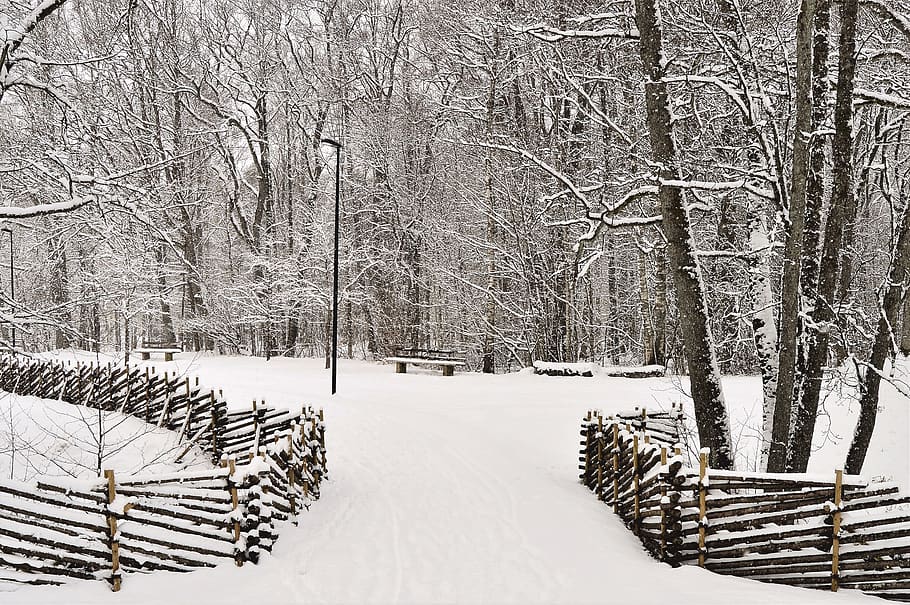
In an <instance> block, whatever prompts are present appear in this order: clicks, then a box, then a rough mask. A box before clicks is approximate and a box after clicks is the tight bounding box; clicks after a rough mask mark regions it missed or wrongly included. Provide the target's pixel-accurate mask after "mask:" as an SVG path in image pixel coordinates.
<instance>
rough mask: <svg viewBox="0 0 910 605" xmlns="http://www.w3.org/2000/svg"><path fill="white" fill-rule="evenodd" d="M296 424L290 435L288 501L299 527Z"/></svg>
mask: <svg viewBox="0 0 910 605" xmlns="http://www.w3.org/2000/svg"><path fill="white" fill-rule="evenodd" d="M295 428H297V427H296V424H294V425H291V434H290V435H288V499H289V500H290V505H291V517H292V522H293V523H294V525H297V481H296V480H295V477H294V473H295V470H296V469H295V468H294V467H295V466H296V465H297V460H296V456H295V455H294V432H295V431H294V429H295Z"/></svg>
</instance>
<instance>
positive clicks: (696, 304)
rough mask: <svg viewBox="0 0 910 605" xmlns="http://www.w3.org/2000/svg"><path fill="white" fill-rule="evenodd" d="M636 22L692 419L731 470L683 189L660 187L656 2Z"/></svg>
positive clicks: (663, 120)
mask: <svg viewBox="0 0 910 605" xmlns="http://www.w3.org/2000/svg"><path fill="white" fill-rule="evenodd" d="M635 8H636V11H635V21H636V24H637V25H638V30H639V32H640V39H639V50H640V53H641V60H642V66H643V68H644V72H645V78H646V80H645V104H646V107H647V113H648V131H649V138H650V142H651V155H652V159H653V160H654V163H655V164H656V165H658V166H660V169H659V171H658V177H659V178H660V180H661V185H660V187H659V197H660V209H661V216H662V218H663V222H662V224H663V229H664V234H665V236H666V238H667V257H668V260H669V262H670V269H671V271H672V273H673V283H674V285H675V288H676V297H677V307H678V308H679V315H680V321H679V323H680V327H681V330H682V335H683V345H684V347H685V349H686V356H687V357H688V361H689V380H690V382H691V388H692V399H693V401H694V404H695V420H696V424H697V425H698V434H699V440H700V442H701V445H702V447H710V448H711V466H712V467H713V468H717V469H731V468H733V445H732V439H731V437H730V421H729V418H728V416H727V408H726V404H725V403H724V396H723V391H722V389H721V384H720V372H719V370H718V367H717V359H716V357H715V353H714V342H713V338H712V337H711V332H710V329H709V326H708V309H707V307H706V305H705V296H704V291H703V285H702V281H701V272H700V269H699V266H698V261H697V258H696V256H695V250H694V245H693V240H692V229H691V225H690V223H689V214H688V209H687V207H686V203H685V198H684V195H683V191H682V189H680V188H679V187H671V186H667V185H664V184H663V182H664V181H665V180H675V179H679V178H680V176H681V175H680V170H679V166H678V165H677V152H676V142H675V141H674V139H673V125H672V124H673V123H672V117H671V114H670V106H669V99H668V97H667V85H666V83H665V82H664V76H665V72H664V70H665V62H664V59H663V48H662V46H663V41H662V33H661V24H660V20H659V16H658V15H659V13H658V10H657V6H656V3H655V0H636V2H635Z"/></svg>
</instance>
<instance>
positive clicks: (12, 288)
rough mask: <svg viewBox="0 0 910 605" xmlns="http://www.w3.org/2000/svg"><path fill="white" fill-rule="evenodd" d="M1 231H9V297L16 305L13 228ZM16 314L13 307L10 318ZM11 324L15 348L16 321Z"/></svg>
mask: <svg viewBox="0 0 910 605" xmlns="http://www.w3.org/2000/svg"><path fill="white" fill-rule="evenodd" d="M0 231H6V232H7V233H9V299H10V306H11V307H14V304H13V303H14V301H15V300H16V280H15V279H14V277H13V275H14V274H13V229H12V228H11V227H3V228H2V229H0ZM14 315H15V308H13V310H12V312H11V313H10V318H12V317H13V316H14ZM10 325H11V326H12V332H13V349H15V348H16V323H15V321H12V320H11V323H10Z"/></svg>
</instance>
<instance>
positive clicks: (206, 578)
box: [0, 354, 908, 605]
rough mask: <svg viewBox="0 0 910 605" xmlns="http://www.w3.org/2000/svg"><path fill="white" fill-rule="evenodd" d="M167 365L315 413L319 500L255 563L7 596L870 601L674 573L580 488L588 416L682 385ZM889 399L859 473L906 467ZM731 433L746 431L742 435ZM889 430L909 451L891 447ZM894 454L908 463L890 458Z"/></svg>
mask: <svg viewBox="0 0 910 605" xmlns="http://www.w3.org/2000/svg"><path fill="white" fill-rule="evenodd" d="M155 365H158V366H159V367H160V366H163V365H165V364H161V363H160V362H159V363H157V364H155ZM167 365H168V366H169V367H170V368H172V369H179V370H180V371H189V372H190V373H192V374H198V375H199V376H201V377H202V380H203V382H204V383H206V384H209V385H218V386H220V387H222V388H223V389H224V395H225V398H226V399H227V400H228V401H230V402H232V403H233V404H234V405H235V406H238V405H249V402H251V401H252V400H253V399H263V398H264V399H266V400H267V401H268V402H269V403H270V404H274V405H281V406H288V407H291V408H296V407H298V406H299V405H301V404H304V403H308V404H314V405H317V406H322V407H324V408H325V410H326V422H327V440H328V454H329V459H328V464H329V471H330V481H329V482H328V483H327V484H326V485H325V487H324V490H323V496H322V499H321V500H320V501H318V502H317V503H316V504H315V505H314V506H313V507H312V508H311V510H310V511H309V512H307V513H305V514H304V515H302V516H301V523H300V525H299V527H296V528H294V527H285V528H283V531H282V534H281V539H280V540H279V542H278V544H277V545H276V548H275V552H274V553H273V556H271V557H267V558H265V559H264V561H263V562H262V563H261V564H260V565H258V566H253V565H246V566H244V567H243V568H242V569H236V568H235V567H234V566H232V565H223V566H221V567H219V568H217V569H213V570H204V571H198V572H194V573H192V574H176V575H174V574H162V573H159V574H155V575H149V576H127V577H126V578H125V580H124V584H123V590H122V591H121V593H119V594H117V595H112V594H110V593H109V592H108V591H107V589H106V588H105V586H104V584H103V583H100V582H99V583H91V582H87V583H76V584H73V585H71V586H67V587H64V588H48V587H26V588H22V589H19V590H17V591H16V592H15V593H11V594H10V593H7V594H4V595H2V596H0V603H61V602H67V603H97V602H110V603H114V602H115V601H120V602H124V603H194V604H201V603H218V604H219V605H224V604H227V603H247V604H253V603H443V602H463V603H479V602H486V603H499V602H511V603H580V602H589V603H593V602H597V603H632V602H635V603H642V604H644V603H662V604H665V603H689V602H698V603H702V604H706V605H710V604H715V603H716V604H725V605H726V604H732V603H765V604H767V603H853V602H859V601H863V602H873V601H871V600H870V599H871V598H870V597H864V596H862V595H859V594H856V593H852V592H850V591H842V592H841V593H838V594H836V595H832V594H830V593H825V592H817V591H810V590H803V589H796V588H788V587H781V586H771V585H765V584H760V583H758V582H753V581H750V580H744V579H737V578H728V577H722V576H718V575H714V574H711V573H709V572H706V571H703V570H700V569H696V568H691V567H689V568H683V569H676V570H674V569H671V568H669V567H668V566H666V565H663V564H660V563H657V562H655V561H653V560H652V559H651V558H650V557H649V556H648V555H647V554H646V553H645V552H644V551H643V550H642V549H641V547H640V546H639V544H638V542H637V541H636V539H635V538H634V537H633V536H632V535H631V534H630V533H629V532H628V531H627V530H626V529H625V528H624V527H623V526H622V525H621V524H620V522H619V521H618V519H617V518H616V517H614V516H613V514H612V513H611V512H610V509H609V508H608V507H607V506H605V505H603V504H602V503H599V502H597V500H596V499H595V498H594V497H593V495H592V494H591V493H590V492H588V491H587V490H586V489H585V488H584V487H583V486H581V485H580V484H579V482H578V479H577V475H578V471H577V451H578V443H579V440H580V436H579V422H580V419H581V417H582V416H583V414H584V412H585V411H586V410H587V409H589V408H600V409H603V410H604V411H606V412H610V411H616V410H623V409H629V408H630V407H634V406H635V405H644V406H646V407H649V408H653V409H657V408H660V407H661V406H669V404H670V402H673V401H680V400H684V395H683V393H682V391H681V390H680V388H679V384H678V379H674V378H655V379H643V380H631V379H621V378H606V377H595V378H555V377H548V376H536V375H534V374H533V373H531V372H528V371H525V372H521V373H517V374H509V375H497V376H484V375H478V374H467V373H462V374H457V373H456V375H455V376H454V377H442V376H441V375H439V374H438V373H435V372H433V371H421V370H418V369H415V370H413V371H412V370H411V369H409V373H408V374H395V373H394V369H393V367H391V366H383V365H376V364H368V363H362V362H351V361H345V360H343V361H342V362H341V364H340V367H339V378H338V394H337V395H336V396H335V397H334V398H332V397H330V396H329V394H328V391H329V373H328V372H327V371H326V370H324V369H322V362H321V361H320V360H294V359H283V358H281V359H273V360H271V361H268V362H266V361H264V360H262V359H250V358H224V357H199V358H194V357H192V356H191V355H189V354H185V355H182V356H181V357H180V358H179V359H178V360H177V361H176V362H174V363H173V364H167ZM724 386H725V388H726V390H727V397H728V399H729V400H730V401H731V402H734V401H735V402H737V406H736V407H737V409H738V410H741V411H738V412H737V413H736V418H737V419H742V418H743V417H745V416H748V415H749V413H748V411H749V410H750V409H752V408H753V407H754V410H759V409H760V403H759V399H758V398H759V396H760V384H759V381H758V379H757V378H730V379H727V380H725V383H724ZM892 404H893V405H892ZM884 405H885V408H884V409H885V412H884V414H885V415H886V418H887V421H885V422H883V423H882V425H881V426H882V427H884V430H882V431H879V432H877V433H876V445H875V447H876V452H873V453H872V454H870V468H869V470H870V471H871V472H872V473H874V474H895V473H897V472H905V471H906V467H907V449H906V447H907V446H906V436H907V430H908V425H907V415H906V408H907V406H906V402H905V401H900V400H898V399H897V398H896V397H891V396H890V395H889V396H886V398H885V402H884ZM855 407H856V406H855V404H853V408H855ZM898 408H900V409H898ZM828 409H829V411H830V412H831V416H832V418H833V419H837V422H840V420H839V415H840V414H841V413H843V415H845V416H846V415H847V413H848V412H849V407H848V406H847V405H846V404H845V405H844V406H843V407H838V406H837V405H836V404H835V402H833V401H829V402H828ZM754 410H753V412H752V414H753V415H755V419H756V420H758V416H757V412H756V411H754ZM854 411H855V409H854ZM901 414H903V416H901ZM738 422H739V420H735V421H734V425H737V423H738ZM844 422H847V423H848V421H844ZM901 422H903V424H901ZM836 430H838V431H843V427H839V428H837V429H836ZM737 434H741V435H743V439H746V438H748V431H746V430H740V431H738V433H737ZM842 437H843V439H842V440H841V442H840V443H838V444H836V447H835V446H833V445H831V444H828V445H826V446H825V449H824V450H822V452H821V453H820V456H819V461H818V462H817V463H815V464H821V465H825V464H827V466H826V468H825V470H829V469H833V465H831V464H828V462H831V461H833V460H835V458H836V452H835V450H836V449H838V448H840V449H844V448H846V447H847V445H848V441H849V430H848V431H846V432H845V433H842ZM898 442H900V443H901V444H902V445H901V447H902V448H903V449H902V450H899V451H896V450H893V449H891V450H889V448H892V447H894V445H895V444H897V443H898ZM826 457H827V459H826ZM901 457H902V458H903V465H904V466H903V469H904V470H903V471H900V470H899V469H900V465H899V464H898V465H894V464H891V463H893V462H894V461H895V459H900V458H901ZM898 461H899V460H898ZM885 462H888V464H885ZM895 469H898V470H897V471H896V470H895ZM814 470H821V469H819V468H818V467H817V466H816V467H815V468H814ZM832 472H833V471H832ZM897 478H898V479H901V480H903V481H906V480H907V477H906V476H904V477H903V478H900V477H897Z"/></svg>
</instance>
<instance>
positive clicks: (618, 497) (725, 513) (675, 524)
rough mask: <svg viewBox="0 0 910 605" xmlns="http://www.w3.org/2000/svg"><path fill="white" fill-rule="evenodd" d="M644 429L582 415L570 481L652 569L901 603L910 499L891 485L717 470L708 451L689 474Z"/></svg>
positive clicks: (906, 580) (907, 570) (909, 570)
mask: <svg viewBox="0 0 910 605" xmlns="http://www.w3.org/2000/svg"><path fill="white" fill-rule="evenodd" d="M680 413H681V412H679V411H677V410H675V409H674V410H673V411H671V412H670V413H669V415H670V416H676V415H677V414H680ZM662 414H667V413H662ZM635 419H637V420H638V421H639V424H637V425H633V420H635ZM662 422H664V421H662ZM651 426H653V425H652V423H651V421H650V419H649V414H646V413H643V412H635V413H632V414H622V415H619V416H617V417H608V418H604V417H603V416H602V415H600V414H599V413H598V412H592V413H589V414H588V415H587V417H586V418H585V419H584V420H583V422H582V429H581V436H582V437H583V439H582V442H581V446H582V449H581V455H580V457H579V462H580V465H579V470H580V471H581V475H580V478H581V480H582V482H583V483H584V484H585V485H586V486H587V487H588V488H589V489H591V490H592V491H593V492H594V493H595V494H596V495H597V497H598V498H599V499H600V500H602V501H603V502H605V503H606V504H608V505H609V506H611V507H612V509H613V511H614V512H615V513H616V514H618V515H619V516H620V518H621V519H622V520H623V522H624V523H625V524H626V526H627V527H629V529H630V530H631V531H632V532H633V533H635V534H636V535H637V536H638V538H639V539H640V540H641V542H642V544H643V545H644V547H645V548H646V549H647V550H648V551H649V552H650V553H651V554H652V555H653V556H654V557H655V558H657V559H659V560H661V561H665V562H667V563H669V564H671V565H674V566H678V565H700V566H702V567H705V568H707V569H710V570H712V571H715V572H717V573H722V574H729V575H735V576H740V577H748V578H753V579H756V580H761V581H764V582H773V583H778V584H789V585H793V586H804V587H811V588H821V589H827V590H838V588H854V589H859V590H862V591H863V592H867V593H870V594H875V595H877V596H881V597H885V598H888V599H892V600H899V601H910V498H908V497H906V496H902V495H901V494H899V493H898V487H897V486H896V485H894V484H892V483H885V482H881V483H872V484H869V483H868V482H867V481H866V480H865V479H863V478H862V477H859V476H848V475H843V474H842V473H841V472H840V471H836V472H834V473H832V475H831V477H830V478H829V477H824V476H819V475H813V474H771V473H746V472H732V471H720V470H714V469H711V468H709V467H708V452H707V450H703V451H702V452H701V455H700V464H699V468H693V467H690V466H687V464H686V461H685V460H684V458H683V457H682V456H681V452H680V449H679V448H680V446H679V445H675V441H678V438H677V439H675V440H674V439H673V438H672V437H673V436H672V435H669V434H665V433H664V430H663V428H662V429H661V431H660V434H655V433H651V434H649V433H648V430H649V429H650V427H651ZM642 429H644V431H643V430H642Z"/></svg>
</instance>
